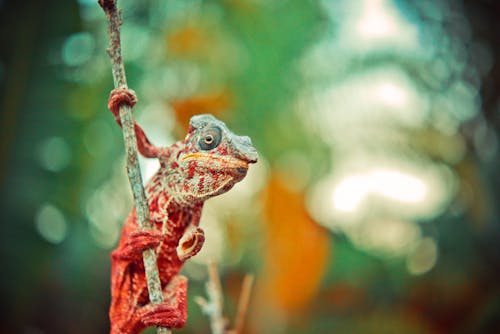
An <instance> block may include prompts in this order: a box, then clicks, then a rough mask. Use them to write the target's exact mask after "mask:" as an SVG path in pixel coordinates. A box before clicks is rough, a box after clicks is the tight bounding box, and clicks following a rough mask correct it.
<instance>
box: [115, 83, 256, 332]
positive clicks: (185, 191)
mask: <svg viewBox="0 0 500 334" xmlns="http://www.w3.org/2000/svg"><path fill="white" fill-rule="evenodd" d="M135 102H136V98H135V95H134V94H133V92H132V91H130V90H124V89H117V90H114V91H113V92H112V93H111V96H110V100H109V103H108V107H109V108H110V110H111V111H112V113H113V114H114V115H115V118H116V120H117V122H118V124H119V125H121V123H120V118H119V116H118V107H119V105H120V104H121V103H126V104H129V105H130V106H133V105H134V104H135ZM135 131H136V136H137V144H138V149H139V152H140V153H141V154H142V155H144V156H146V157H151V158H153V157H154V158H157V159H159V162H160V168H159V170H158V171H157V172H156V174H155V175H154V176H153V178H152V179H151V180H150V181H149V182H148V184H147V186H146V188H145V191H146V196H147V199H148V204H149V210H150V217H151V221H152V224H153V229H151V230H145V229H141V228H139V227H138V223H137V217H136V213H135V210H133V211H132V213H131V214H130V215H129V217H128V218H127V219H126V221H125V224H124V227H123V230H122V234H121V237H120V241H119V244H118V247H117V248H116V249H115V250H114V251H113V252H112V254H111V307H110V310H109V316H110V321H111V331H110V333H111V334H118V333H123V334H124V333H127V334H135V333H139V332H141V331H142V330H143V329H144V328H146V327H149V326H161V327H167V328H180V327H183V326H184V324H185V322H186V318H187V279H186V278H185V277H184V276H182V275H179V271H180V270H181V267H182V265H183V264H184V262H185V261H186V260H187V259H188V258H190V257H192V256H194V255H196V254H197V253H198V252H199V250H200V249H201V247H202V245H203V242H204V240H205V237H204V234H203V230H202V229H201V228H200V227H198V224H199V221H200V216H201V211H202V208H203V203H204V202H205V200H207V199H208V198H210V197H213V196H217V195H219V194H222V193H225V192H227V191H228V190H230V189H231V188H232V187H233V186H234V184H236V183H237V182H239V181H241V180H242V179H243V178H244V177H245V175H246V173H247V170H248V166H249V164H251V163H255V162H256V161H257V151H256V150H255V149H254V148H253V146H252V143H251V141H250V138H248V137H243V136H237V135H235V134H234V133H232V132H231V131H230V130H229V129H228V128H227V127H226V125H225V124H224V123H223V122H221V121H219V120H217V119H216V118H214V117H213V116H211V115H198V116H194V117H192V118H191V121H190V125H189V130H188V134H187V136H186V137H185V139H184V140H183V141H179V142H177V143H175V144H173V145H172V146H170V147H161V148H160V147H156V146H153V145H152V144H151V143H150V142H149V140H148V139H147V137H146V135H145V134H144V131H143V130H142V129H141V128H140V126H139V125H137V124H135ZM147 248H154V249H155V252H156V255H157V264H158V270H159V275H160V281H161V285H162V289H163V293H164V300H165V303H164V304H160V305H152V304H150V303H149V295H148V290H147V283H146V278H145V274H144V266H143V262H142V252H143V251H144V250H145V249H147Z"/></svg>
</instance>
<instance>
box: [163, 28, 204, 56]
mask: <svg viewBox="0 0 500 334" xmlns="http://www.w3.org/2000/svg"><path fill="white" fill-rule="evenodd" d="M167 44H168V46H169V51H170V52H171V53H172V54H173V55H177V56H187V55H197V54H199V53H204V50H207V49H208V48H209V46H210V44H212V43H211V41H210V38H209V36H208V35H207V33H206V32H204V31H203V30H202V29H200V27H196V26H193V25H186V26H183V27H181V28H180V29H178V30H176V31H174V32H173V33H171V34H169V35H168V36H167Z"/></svg>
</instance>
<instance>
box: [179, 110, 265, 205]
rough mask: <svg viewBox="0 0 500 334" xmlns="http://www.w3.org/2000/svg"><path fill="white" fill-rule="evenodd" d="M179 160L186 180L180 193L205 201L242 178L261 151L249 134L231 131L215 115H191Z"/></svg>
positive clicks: (224, 190)
mask: <svg viewBox="0 0 500 334" xmlns="http://www.w3.org/2000/svg"><path fill="white" fill-rule="evenodd" d="M184 143H185V146H184V147H185V148H184V150H183V151H182V152H181V153H180V155H179V158H178V163H179V167H180V170H181V171H182V173H183V174H184V175H183V179H184V180H185V183H184V185H183V188H182V189H181V192H185V195H188V196H193V197H194V198H196V199H201V200H205V199H208V198H209V197H213V196H217V195H219V194H222V193H224V192H226V191H228V190H229V189H231V188H232V187H233V186H234V184H236V183H237V182H239V181H241V180H242V179H243V178H244V177H245V175H246V173H247V170H248V166H249V164H251V163H255V162H257V158H258V154H257V151H256V150H255V148H254V147H253V145H252V141H251V140H250V138H249V137H247V136H238V135H235V134H234V133H233V132H231V131H230V130H229V129H228V128H227V126H226V124H224V122H221V121H220V120H218V119H216V118H215V117H213V116H212V115H197V116H193V117H192V118H191V121H190V123H189V131H188V134H187V136H186V139H185V140H184Z"/></svg>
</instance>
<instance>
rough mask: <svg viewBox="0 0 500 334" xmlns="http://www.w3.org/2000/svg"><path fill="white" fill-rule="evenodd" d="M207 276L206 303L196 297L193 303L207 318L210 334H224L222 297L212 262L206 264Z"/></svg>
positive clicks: (215, 267)
mask: <svg viewBox="0 0 500 334" xmlns="http://www.w3.org/2000/svg"><path fill="white" fill-rule="evenodd" d="M208 276H209V280H208V282H207V286H206V289H207V295H208V301H207V300H206V299H204V298H202V297H197V298H196V299H195V301H196V303H198V305H200V307H201V309H202V311H203V312H204V313H205V314H207V315H208V316H209V318H210V327H211V328H212V334H224V333H225V327H226V321H225V320H224V316H223V314H222V308H223V306H224V297H223V295H222V287H221V283H220V277H219V272H218V271H217V266H216V265H215V263H214V262H212V261H211V262H209V264H208Z"/></svg>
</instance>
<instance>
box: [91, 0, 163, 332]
mask: <svg viewBox="0 0 500 334" xmlns="http://www.w3.org/2000/svg"><path fill="white" fill-rule="evenodd" d="M98 2H99V5H100V6H101V7H102V9H103V10H104V12H105V14H106V18H107V20H108V34H109V48H108V49H107V52H108V55H109V58H110V60H111V69H112V72H113V80H114V86H115V88H127V79H126V77H125V68H124V66H123V59H122V54H121V41H120V25H121V23H122V17H121V10H118V9H117V7H116V2H117V0H98ZM120 120H121V123H122V131H123V140H124V142H125V151H126V155H127V175H128V179H129V182H130V187H131V188H132V193H133V196H134V203H135V209H136V213H137V219H138V223H139V227H140V228H145V229H148V228H152V223H151V221H150V220H149V217H150V216H149V207H148V202H147V200H146V195H145V193H144V186H143V182H142V176H141V170H140V167H139V161H138V157H137V141H136V136H135V131H134V120H133V118H132V109H131V108H130V107H129V106H128V105H126V104H122V105H121V106H120ZM142 255H143V261H144V269H145V274H146V280H147V283H148V292H149V299H150V301H151V303H152V304H162V303H163V293H162V289H161V283H160V276H159V274H158V265H157V262H156V254H155V252H154V250H153V249H147V250H145V251H144V252H143V254H142ZM157 333H158V334H169V333H171V331H170V330H168V329H166V328H158V331H157Z"/></svg>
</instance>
